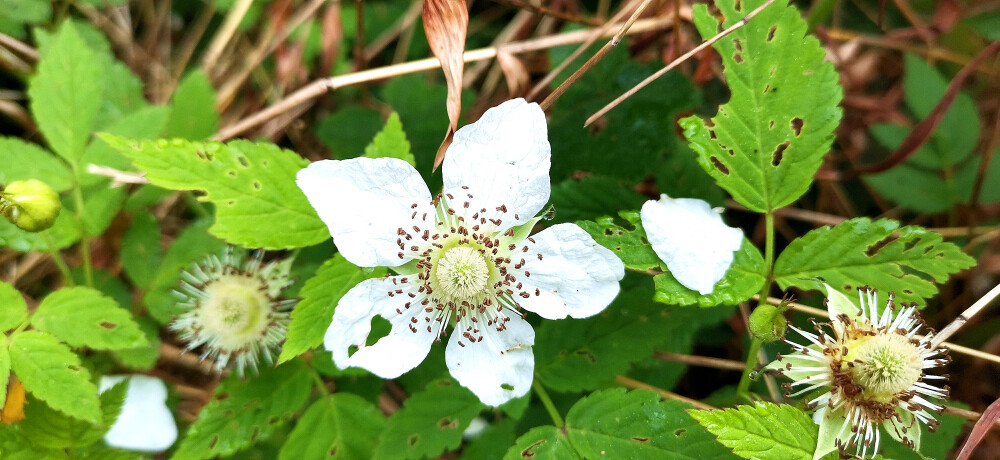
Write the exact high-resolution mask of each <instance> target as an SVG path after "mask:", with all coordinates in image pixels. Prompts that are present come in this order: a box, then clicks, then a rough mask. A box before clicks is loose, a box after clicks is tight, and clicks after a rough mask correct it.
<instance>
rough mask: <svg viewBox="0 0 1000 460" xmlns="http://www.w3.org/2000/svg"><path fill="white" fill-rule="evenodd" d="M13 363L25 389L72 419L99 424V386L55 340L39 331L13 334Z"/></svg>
mask: <svg viewBox="0 0 1000 460" xmlns="http://www.w3.org/2000/svg"><path fill="white" fill-rule="evenodd" d="M10 364H11V369H12V370H13V371H14V375H16V376H17V378H18V379H19V380H21V382H23V383H24V388H25V389H26V390H28V392H29V393H31V394H32V395H33V396H34V397H36V398H38V399H41V400H43V401H45V403H46V404H48V405H49V407H51V408H53V409H55V410H58V411H60V412H62V413H64V414H66V415H69V416H70V417H75V418H78V419H82V420H87V421H90V422H94V423H98V422H99V421H100V418H101V409H100V403H99V402H98V399H97V386H95V385H94V383H93V382H91V381H90V372H89V371H87V369H86V368H85V367H83V365H82V364H81V363H80V357H79V356H77V355H76V353H73V352H72V351H70V349H69V347H67V346H66V345H65V344H62V343H59V340H57V339H56V338H55V337H52V336H51V335H49V334H46V333H44V332H40V331H23V332H18V333H16V334H14V335H12V336H11V337H10Z"/></svg>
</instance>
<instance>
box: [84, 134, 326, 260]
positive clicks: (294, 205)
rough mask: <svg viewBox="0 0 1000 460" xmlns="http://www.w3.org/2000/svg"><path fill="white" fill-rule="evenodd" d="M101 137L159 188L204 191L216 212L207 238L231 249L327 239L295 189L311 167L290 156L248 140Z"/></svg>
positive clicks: (282, 246)
mask: <svg viewBox="0 0 1000 460" xmlns="http://www.w3.org/2000/svg"><path fill="white" fill-rule="evenodd" d="M100 137H101V139H102V140H104V141H105V142H107V143H108V144H110V145H111V146H112V147H114V148H116V149H117V150H118V151H119V152H121V153H122V154H124V155H125V156H127V157H129V158H131V159H132V162H133V164H134V165H135V166H136V167H137V168H139V169H141V170H142V171H144V172H145V173H146V178H147V179H149V181H150V182H152V183H153V184H154V185H158V186H160V187H164V188H168V189H171V190H199V191H204V192H205V196H203V197H201V198H200V199H201V200H204V201H210V202H212V203H214V204H215V206H216V222H215V224H214V225H213V226H212V228H211V229H210V230H209V231H210V232H211V233H212V234H213V235H216V236H218V237H219V238H222V239H224V240H226V241H227V242H229V243H233V244H239V245H242V246H246V247H248V248H263V249H290V248H299V247H305V246H312V245H314V244H317V243H320V242H322V241H324V240H326V239H328V238H330V233H329V231H328V230H327V227H326V225H324V224H323V221H321V220H319V216H317V215H316V211H315V210H313V208H312V206H310V205H309V202H308V201H306V197H305V195H303V194H302V191H301V190H299V188H298V186H296V185H295V174H296V173H297V172H298V171H299V170H300V169H302V168H304V167H305V166H306V165H308V164H309V162H308V161H306V160H305V159H303V158H302V157H300V156H298V155H296V154H295V153H293V152H290V151H288V150H283V149H281V148H280V147H278V146H276V145H273V144H265V143H253V142H249V141H244V140H237V141H232V142H229V143H225V144H224V143H221V142H190V141H185V140H181V139H173V140H165V139H161V140H157V141H131V140H127V139H123V138H121V137H116V136H111V135H108V134H102V135H100Z"/></svg>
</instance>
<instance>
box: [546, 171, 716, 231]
mask: <svg viewBox="0 0 1000 460" xmlns="http://www.w3.org/2000/svg"><path fill="white" fill-rule="evenodd" d="M699 174H700V173H699ZM645 201H646V198H645V197H644V196H642V195H640V194H639V192H636V191H635V190H632V187H631V186H628V185H627V184H624V183H623V182H621V181H620V180H618V179H613V178H610V177H605V176H588V177H584V178H583V179H580V180H574V179H567V180H565V181H563V182H562V183H560V184H558V185H555V186H554V187H552V198H551V200H550V202H551V203H552V206H553V207H554V208H555V216H554V217H555V219H553V222H551V223H552V224H557V223H563V222H575V221H578V220H584V219H596V218H598V217H602V216H612V215H615V214H616V213H617V212H618V210H619V209H623V208H624V209H637V208H639V207H640V206H642V203H644V202H645Z"/></svg>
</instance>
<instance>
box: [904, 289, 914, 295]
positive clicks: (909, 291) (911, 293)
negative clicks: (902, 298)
mask: <svg viewBox="0 0 1000 460" xmlns="http://www.w3.org/2000/svg"><path fill="white" fill-rule="evenodd" d="M903 294H906V295H913V290H911V289H903Z"/></svg>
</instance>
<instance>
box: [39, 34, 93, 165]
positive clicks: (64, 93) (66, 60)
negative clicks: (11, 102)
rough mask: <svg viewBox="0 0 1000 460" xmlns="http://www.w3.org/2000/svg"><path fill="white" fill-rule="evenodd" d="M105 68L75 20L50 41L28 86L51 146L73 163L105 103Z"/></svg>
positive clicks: (42, 129) (43, 130)
mask: <svg viewBox="0 0 1000 460" xmlns="http://www.w3.org/2000/svg"><path fill="white" fill-rule="evenodd" d="M103 73H104V68H103V67H102V66H101V61H100V60H99V59H98V58H97V56H96V55H95V53H94V52H93V51H91V49H90V48H89V47H88V46H87V44H86V43H85V42H84V41H83V39H82V38H81V37H80V34H79V33H77V31H76V27H75V26H74V25H73V23H72V22H71V21H65V22H63V25H62V27H60V28H59V31H58V32H57V33H56V35H55V36H54V37H53V38H52V42H51V43H49V44H48V45H47V49H46V52H45V53H44V54H43V56H42V59H41V60H40V61H39V62H38V69H37V72H36V73H35V76H34V77H32V79H31V81H30V83H29V85H28V96H29V98H30V99H31V104H30V105H31V113H32V115H33V118H34V119H35V121H36V122H37V123H38V129H39V130H40V131H41V132H42V134H44V135H45V139H46V140H48V143H49V145H50V146H51V147H52V150H53V151H55V152H56V153H57V154H59V156H61V157H63V158H65V159H66V161H68V162H70V163H71V164H75V163H77V162H78V161H79V160H80V156H82V155H83V150H84V148H85V147H86V146H87V139H89V138H90V131H91V130H92V129H93V126H94V124H93V123H94V115H95V114H96V113H97V110H98V109H99V108H100V105H101V94H102V92H103V91H104V88H103V85H102V83H103Z"/></svg>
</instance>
